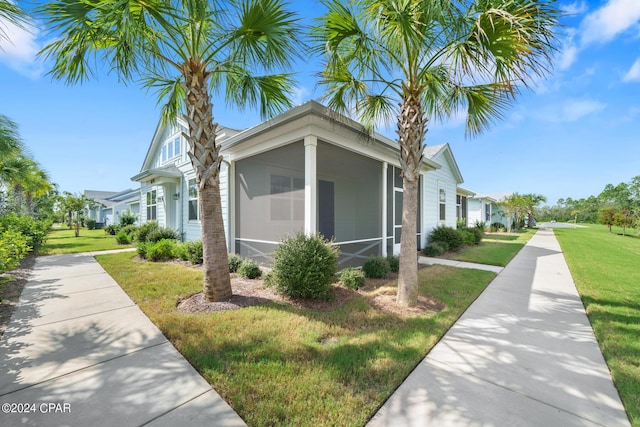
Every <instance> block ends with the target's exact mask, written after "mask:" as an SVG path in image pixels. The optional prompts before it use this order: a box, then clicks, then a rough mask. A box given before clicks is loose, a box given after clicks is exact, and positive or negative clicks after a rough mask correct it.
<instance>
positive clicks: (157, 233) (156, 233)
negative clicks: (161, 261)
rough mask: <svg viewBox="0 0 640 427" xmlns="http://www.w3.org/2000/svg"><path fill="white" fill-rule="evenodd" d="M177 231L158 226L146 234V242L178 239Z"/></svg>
mask: <svg viewBox="0 0 640 427" xmlns="http://www.w3.org/2000/svg"><path fill="white" fill-rule="evenodd" d="M179 237H180V236H179V235H178V232H177V231H175V230H172V229H170V228H164V227H158V228H156V229H155V230H151V232H149V234H147V241H148V242H154V243H155V242H159V241H160V240H178V239H179Z"/></svg>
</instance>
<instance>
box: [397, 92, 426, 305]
mask: <svg viewBox="0 0 640 427" xmlns="http://www.w3.org/2000/svg"><path fill="white" fill-rule="evenodd" d="M420 100H421V91H420V90H411V89H410V88H408V87H407V86H405V87H404V95H403V99H402V103H401V104H400V108H401V111H400V116H399V118H398V137H399V142H400V162H401V163H402V188H403V204H402V235H401V237H400V271H399V275H398V295H397V299H396V302H397V303H398V304H399V305H404V306H413V305H416V304H417V303H418V258H417V252H418V244H417V241H416V223H417V215H418V182H419V179H420V164H421V163H422V151H423V147H422V142H423V140H424V134H425V129H426V123H427V121H426V119H425V117H424V111H423V109H422V104H421V102H420Z"/></svg>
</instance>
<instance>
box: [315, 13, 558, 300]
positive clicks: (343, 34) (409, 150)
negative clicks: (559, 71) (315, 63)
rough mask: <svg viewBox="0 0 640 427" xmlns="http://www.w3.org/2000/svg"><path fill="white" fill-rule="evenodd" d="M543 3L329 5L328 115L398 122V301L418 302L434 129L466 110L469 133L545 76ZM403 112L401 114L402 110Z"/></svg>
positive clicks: (325, 45)
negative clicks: (421, 189) (420, 225)
mask: <svg viewBox="0 0 640 427" xmlns="http://www.w3.org/2000/svg"><path fill="white" fill-rule="evenodd" d="M552 3H553V2H552V1H550V0H549V1H536V0H455V1H454V0H430V1H424V0H351V1H344V0H326V1H325V4H326V7H327V9H328V11H327V13H326V14H325V15H324V16H323V17H322V18H320V20H319V25H318V26H317V27H315V28H314V29H313V35H314V39H315V42H316V47H317V49H318V51H319V52H321V53H322V54H323V55H324V58H325V63H324V70H323V71H322V72H321V73H320V77H321V84H323V85H325V86H326V87H327V91H328V93H327V95H326V99H327V100H328V106H329V107H330V108H332V109H334V110H337V111H338V112H341V113H345V114H349V113H353V114H355V115H356V116H357V118H358V119H359V120H360V121H361V122H362V123H363V124H364V125H365V126H367V127H368V128H370V129H372V128H373V126H374V124H375V123H376V122H380V121H383V122H389V120H390V119H393V118H395V119H397V133H398V143H399V146H400V163H401V166H402V176H403V189H404V193H403V194H404V202H403V214H402V236H401V242H400V244H401V254H400V276H399V279H398V296H397V302H398V303H399V304H401V305H414V304H416V302H417V289H418V288H417V277H418V276H417V262H416V251H417V243H416V215H417V209H416V208H417V203H418V179H419V174H420V165H421V162H422V153H423V144H424V137H425V133H426V132H427V124H428V121H429V120H432V119H437V120H444V119H446V118H447V117H449V116H451V115H452V114H455V113H456V112H458V111H459V110H462V109H464V111H465V113H466V117H467V127H466V130H467V134H468V135H476V134H479V133H480V132H481V131H483V130H484V129H486V128H487V127H488V125H489V124H490V123H491V122H492V121H493V120H494V119H496V118H500V117H501V116H502V113H503V111H504V110H505V108H506V107H508V105H509V104H510V103H511V102H512V101H513V100H514V98H515V95H516V94H517V93H518V88H519V86H518V85H519V84H526V82H527V81H529V80H530V79H531V77H532V76H538V75H544V74H545V73H546V72H547V65H548V64H549V63H550V55H551V52H552V51H553V42H554V33H553V29H554V27H555V26H556V25H557V18H558V15H559V13H558V12H557V11H556V10H555V9H554V8H553V7H552ZM398 105H399V108H397V106H398Z"/></svg>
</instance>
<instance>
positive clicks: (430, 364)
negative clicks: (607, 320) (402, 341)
mask: <svg viewBox="0 0 640 427" xmlns="http://www.w3.org/2000/svg"><path fill="white" fill-rule="evenodd" d="M629 425H630V423H629V420H628V418H627V416H626V413H625V411H624V408H623V406H622V404H621V402H620V398H619V396H618V393H617V391H616V389H615V388H614V386H613V382H612V381H611V376H610V373H609V370H608V368H607V365H606V364H605V361H604V358H603V357H602V353H601V352H600V349H599V347H598V343H597V342H596V339H595V337H594V335H593V331H592V329H591V325H590V323H589V320H588V319H587V316H586V314H585V311H584V307H583V305H582V302H581V300H580V298H579V296H578V293H577V291H576V288H575V286H574V284H573V280H572V278H571V274H570V273H569V269H568V268H567V264H566V262H565V260H564V256H563V255H562V252H561V249H560V246H559V244H558V242H557V240H556V238H555V236H554V234H553V231H550V230H546V229H543V230H540V231H538V233H536V235H535V236H534V237H533V238H532V239H531V240H530V241H529V242H528V244H527V245H526V246H525V247H524V248H523V249H522V250H521V251H520V253H519V254H518V255H516V257H515V258H514V259H513V260H512V261H511V263H509V265H507V267H505V269H504V270H503V271H502V272H501V273H500V274H499V275H498V276H497V277H496V279H494V281H493V282H492V283H491V284H490V285H489V287H488V288H487V289H486V290H485V292H483V293H482V295H481V296H480V297H479V298H478V299H477V300H476V301H475V302H474V303H473V304H472V305H471V307H469V309H468V310H467V311H466V312H465V313H464V314H463V315H462V317H461V318H460V319H459V320H458V322H456V324H455V325H454V326H453V327H452V328H451V329H450V330H449V332H448V333H447V334H446V335H445V336H444V337H443V339H442V340H441V341H440V342H439V343H438V344H437V345H436V346H435V347H434V348H433V349H432V351H431V352H430V353H429V354H428V355H427V357H426V358H425V359H424V360H423V361H422V362H421V363H420V364H419V365H418V366H417V368H416V369H415V370H414V371H413V372H412V373H411V375H409V377H408V378H407V379H406V380H405V381H404V382H403V383H402V385H401V386H400V387H399V388H398V389H397V390H396V392H395V393H394V394H393V395H392V396H391V397H390V398H389V400H388V401H387V402H386V403H385V404H384V405H383V406H382V408H381V409H380V411H379V412H378V413H377V414H376V415H375V416H374V418H373V419H372V420H371V422H370V423H369V426H371V427H378V426H394V427H397V426H438V427H443V426H445V427H449V426H541V427H552V426H607V427H614V426H621V427H628V426H629Z"/></svg>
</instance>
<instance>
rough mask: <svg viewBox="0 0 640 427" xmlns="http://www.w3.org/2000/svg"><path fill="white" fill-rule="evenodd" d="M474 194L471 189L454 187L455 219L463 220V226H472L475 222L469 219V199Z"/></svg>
mask: <svg viewBox="0 0 640 427" xmlns="http://www.w3.org/2000/svg"><path fill="white" fill-rule="evenodd" d="M475 195H476V193H474V192H473V191H471V190H467V189H466V188H462V187H460V186H457V187H456V220H457V221H459V222H461V223H462V222H464V225H465V227H473V225H474V224H475V221H470V220H469V199H470V198H471V197H473V196H475ZM456 224H457V223H456Z"/></svg>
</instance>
